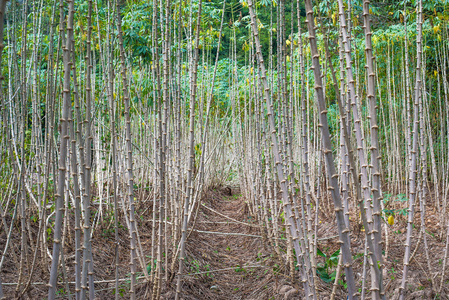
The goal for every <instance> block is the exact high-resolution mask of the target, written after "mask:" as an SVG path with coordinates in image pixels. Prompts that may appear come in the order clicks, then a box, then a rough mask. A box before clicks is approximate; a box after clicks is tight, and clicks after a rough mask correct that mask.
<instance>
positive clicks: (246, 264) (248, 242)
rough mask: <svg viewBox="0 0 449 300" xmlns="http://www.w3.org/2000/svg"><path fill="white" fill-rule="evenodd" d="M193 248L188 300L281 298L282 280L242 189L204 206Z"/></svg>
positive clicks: (210, 198) (211, 196)
mask: <svg viewBox="0 0 449 300" xmlns="http://www.w3.org/2000/svg"><path fill="white" fill-rule="evenodd" d="M231 219H232V220H231ZM187 249H188V251H187V257H186V265H187V269H188V271H187V272H189V274H190V275H188V276H185V281H184V287H183V290H184V295H183V296H184V299H249V300H252V299H254V300H255V299H277V297H275V296H274V295H276V294H277V293H276V292H275V291H276V290H278V288H279V286H280V285H281V281H280V280H279V279H281V278H276V277H278V276H273V266H270V265H269V264H271V262H272V259H270V255H269V254H268V253H269V252H268V251H266V250H264V247H263V243H262V238H261V237H260V230H259V228H258V227H257V226H256V224H255V220H254V218H253V217H252V216H251V215H250V213H249V211H248V209H247V206H246V203H245V199H244V197H242V195H241V194H240V192H239V191H238V190H237V189H233V190H232V191H230V193H228V194H227V195H226V193H224V192H220V191H215V192H212V193H211V194H209V195H208V197H207V198H206V199H205V200H204V201H203V202H202V204H201V207H200V210H199V212H198V219H197V222H196V225H195V231H194V232H193V233H192V235H191V236H190V238H189V240H188V246H187ZM273 297H274V298H273Z"/></svg>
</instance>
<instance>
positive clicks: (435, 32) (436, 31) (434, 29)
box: [433, 25, 440, 34]
mask: <svg viewBox="0 0 449 300" xmlns="http://www.w3.org/2000/svg"><path fill="white" fill-rule="evenodd" d="M438 31H440V25H438V26H433V33H434V34H437V33H438Z"/></svg>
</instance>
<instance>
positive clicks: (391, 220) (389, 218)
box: [388, 216, 394, 226]
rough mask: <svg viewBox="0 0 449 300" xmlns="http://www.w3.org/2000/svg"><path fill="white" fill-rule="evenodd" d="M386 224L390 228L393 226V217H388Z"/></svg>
mask: <svg viewBox="0 0 449 300" xmlns="http://www.w3.org/2000/svg"><path fill="white" fill-rule="evenodd" d="M388 224H390V226H393V225H394V217H393V216H389V217H388Z"/></svg>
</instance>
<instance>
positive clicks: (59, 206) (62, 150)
mask: <svg viewBox="0 0 449 300" xmlns="http://www.w3.org/2000/svg"><path fill="white" fill-rule="evenodd" d="M67 3H68V4H69V15H68V19H67V36H68V37H69V36H70V32H71V31H72V30H73V14H74V3H73V1H72V0H67ZM71 43H72V40H71V39H70V38H67V39H66V45H65V47H64V49H63V50H64V55H63V60H64V89H63V107H62V116H61V125H60V126H61V132H60V137H61V142H60V146H59V154H60V158H59V175H58V190H57V192H56V195H55V197H56V208H55V210H56V219H55V228H54V242H53V255H52V256H53V257H52V258H53V259H52V263H51V271H50V280H49V289H48V299H49V300H54V299H55V296H56V288H57V279H58V266H59V254H60V251H61V232H62V231H61V227H62V218H63V211H64V207H63V201H64V190H65V176H66V159H67V143H68V140H69V135H68V119H69V114H70V107H71V96H70V64H71V60H70V49H71Z"/></svg>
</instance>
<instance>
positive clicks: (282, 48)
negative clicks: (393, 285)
mask: <svg viewBox="0 0 449 300" xmlns="http://www.w3.org/2000/svg"><path fill="white" fill-rule="evenodd" d="M283 5H284V2H280V3H279V6H278V8H277V11H276V16H277V20H276V25H277V28H278V35H277V40H276V42H277V53H276V62H273V59H272V56H271V55H270V56H269V59H268V60H264V57H263V55H262V53H263V49H261V46H260V38H259V29H260V27H258V26H257V24H258V20H257V12H256V8H255V4H254V3H252V1H248V8H249V13H250V16H251V33H252V36H251V42H252V43H251V49H250V53H249V55H248V64H249V67H250V69H249V72H247V75H248V78H249V81H248V83H247V85H246V86H245V89H244V96H243V97H244V100H245V105H244V107H245V110H246V111H244V112H241V113H237V114H238V115H239V116H241V118H242V125H241V128H243V129H242V131H241V132H240V133H238V134H237V136H238V138H239V139H241V141H242V142H241V144H242V145H244V146H243V147H242V148H240V149H236V150H235V151H237V153H238V156H239V157H240V158H241V159H242V164H241V170H240V171H241V174H242V176H241V177H242V186H243V188H242V190H243V191H244V194H245V196H246V198H247V199H248V205H249V207H250V211H251V212H252V213H253V214H254V215H255V216H257V220H258V221H259V223H260V225H261V227H264V228H266V231H264V233H265V236H264V242H265V243H267V244H268V245H269V246H270V249H272V251H273V252H274V253H275V254H276V255H277V257H278V258H279V259H280V260H281V261H283V263H284V265H285V266H288V268H287V270H289V272H290V277H291V278H292V279H293V280H295V278H296V280H298V282H299V284H300V285H302V288H303V293H304V294H303V297H304V298H307V299H319V298H320V297H322V296H323V294H322V288H321V286H322V281H321V278H319V272H318V271H317V269H318V268H319V266H318V264H317V262H318V261H320V256H324V255H323V253H322V252H321V251H320V250H319V249H318V241H319V240H320V238H324V239H326V237H323V236H321V237H320V236H319V228H320V226H321V225H320V224H321V223H322V220H323V219H326V220H327V221H328V222H329V219H332V220H335V221H333V222H336V225H337V229H338V237H337V243H338V244H339V245H340V254H339V259H338V267H337V269H336V274H335V277H334V278H335V282H334V284H333V287H332V292H331V299H336V297H337V298H338V297H342V295H341V294H339V293H341V288H342V287H341V284H342V282H341V281H340V278H341V276H342V274H344V278H345V288H344V289H345V291H344V292H343V295H344V297H346V296H347V297H348V299H359V298H361V299H365V298H367V297H370V298H371V299H386V298H387V294H386V292H385V284H386V282H387V281H389V278H388V276H387V275H386V274H387V272H386V265H387V264H388V263H389V261H388V259H390V257H389V250H390V241H391V239H392V238H391V237H390V235H391V232H392V231H391V229H390V228H389V226H391V225H393V224H394V220H395V217H400V216H398V215H396V216H395V215H394V212H395V211H396V212H397V211H399V210H402V211H404V212H405V211H406V212H405V213H404V214H403V215H404V216H405V217H404V219H405V220H403V224H404V226H405V227H406V229H405V230H403V236H402V238H401V241H402V242H403V246H402V249H403V251H402V254H401V255H403V270H402V276H401V277H400V287H399V290H398V295H399V299H405V298H406V287H407V276H408V271H409V266H410V264H411V262H412V260H413V256H414V255H415V254H416V252H417V251H418V249H423V252H424V256H425V257H426V261H427V265H426V266H423V267H424V269H425V270H426V272H428V274H435V273H436V274H437V275H438V276H433V277H432V278H431V279H429V280H430V281H431V283H432V290H433V291H434V292H435V293H437V294H441V292H442V289H443V282H444V278H445V277H446V276H447V274H446V273H447V272H446V264H447V254H448V244H447V243H446V247H445V249H444V251H443V253H438V254H436V253H432V251H431V250H430V249H429V247H428V243H427V237H426V220H428V216H426V209H428V208H429V207H431V208H432V210H433V209H435V208H436V212H435V213H436V214H437V215H435V216H434V217H431V219H433V218H438V219H439V221H440V222H439V228H438V231H439V235H440V237H442V238H445V233H446V232H449V231H448V230H449V227H448V224H447V222H446V221H445V220H446V215H447V205H446V201H447V192H448V185H447V175H445V174H447V171H448V170H447V164H446V162H447V145H446V144H445V142H443V143H439V141H442V140H446V139H447V138H446V137H445V136H444V135H445V133H443V132H446V131H445V130H446V128H448V127H447V116H446V113H447V109H446V108H445V105H446V104H447V93H448V85H447V73H446V72H447V65H448V61H447V54H448V53H447V51H448V46H447V43H444V42H443V43H436V44H435V45H434V48H432V49H431V48H430V47H429V46H424V47H423V40H424V39H423V13H422V11H423V8H422V2H417V6H416V12H417V13H416V18H415V22H414V23H412V24H410V22H409V21H407V18H408V17H409V16H407V15H404V18H403V19H402V20H404V21H403V27H402V28H399V30H398V31H399V32H396V33H395V32H393V33H391V32H390V33H388V34H384V36H383V37H381V38H380V39H384V40H383V41H382V42H379V37H376V39H374V40H375V43H376V44H377V45H376V46H375V45H373V44H374V43H373V36H372V32H371V24H370V6H369V1H364V3H363V30H364V32H363V33H364V40H363V41H360V40H357V39H354V38H353V35H354V32H353V31H354V29H353V28H352V26H351V20H350V19H349V20H348V15H350V14H349V13H348V11H347V10H346V8H348V6H349V11H350V9H351V8H350V4H348V6H346V3H343V2H342V1H338V11H337V18H338V25H339V35H338V36H336V37H332V36H331V35H330V34H329V25H330V24H332V23H331V22H332V18H331V17H329V18H327V20H326V18H323V17H322V16H320V15H319V14H318V15H316V11H315V10H314V9H313V5H312V1H305V9H306V15H307V16H306V20H305V23H306V24H305V25H306V26H307V31H308V32H306V33H302V32H301V28H303V27H302V26H301V19H300V17H298V18H297V20H294V18H293V17H292V19H291V22H292V25H291V26H290V28H292V32H289V33H287V32H285V28H286V24H285V18H284V10H285V7H284V6H283ZM297 8H298V10H297V15H298V16H299V15H300V4H299V2H298V3H297ZM318 11H319V10H318ZM404 11H406V9H405V7H404ZM294 21H295V22H296V24H293V22H294ZM408 22H409V23H408ZM334 24H335V23H334ZM294 25H297V26H294ZM425 30H426V31H427V32H430V31H432V30H433V33H434V34H435V35H436V34H437V33H438V32H439V27H438V28H435V27H433V29H432V27H430V26H429V24H427V28H425ZM444 30H445V31H444ZM444 30H443V31H444V33H440V34H443V35H447V28H446V29H444ZM410 32H413V37H414V38H415V40H410ZM438 36H439V38H438V39H439V41H441V39H440V38H441V36H440V35H438ZM298 37H301V38H298ZM360 42H362V43H361V45H362V46H363V48H362V47H360V45H358V44H357V43H360ZM410 48H412V49H413V50H414V51H415V53H413V52H411V51H410ZM356 49H363V50H364V51H363V52H361V51H356ZM270 54H271V53H270ZM430 56H434V57H435V60H436V61H437V66H435V65H433V66H431V67H427V66H426V62H428V61H429V59H428V57H430ZM379 58H382V59H383V61H379ZM253 68H254V70H256V69H257V70H258V71H257V72H253ZM274 69H276V70H277V73H276V74H277V77H276V78H273V73H274V72H273V70H274ZM429 74H431V75H432V76H431V77H429ZM435 91H436V93H435ZM240 97H241V96H240ZM335 110H337V112H335ZM394 195H397V196H398V197H399V198H400V200H402V201H403V200H408V201H406V202H405V201H403V202H402V203H401V204H398V203H396V202H395V201H394V199H395V196H394ZM396 199H397V198H396ZM429 202H430V203H429ZM417 207H418V208H417ZM416 211H419V214H417V213H416ZM398 219H399V218H398ZM279 221H281V223H279ZM415 224H420V227H419V229H418V230H416V229H414V228H415ZM360 228H361V229H362V230H361V231H362V232H363V235H364V242H363V244H362V246H363V245H364V247H363V250H362V253H363V257H364V259H363V264H362V266H358V265H355V264H354V257H355V256H354V254H356V253H357V252H358V251H359V249H358V248H357V247H351V235H354V234H355V230H356V229H357V231H358V232H359V233H360ZM283 230H285V231H286V232H283ZM416 231H418V232H416ZM285 234H286V236H287V240H286V241H283V240H284V239H283V238H282V237H283V236H284V235H285ZM421 247H422V248H421ZM280 249H282V250H280ZM282 251H286V253H287V255H286V256H283V255H282ZM319 253H321V254H319ZM434 255H440V257H442V260H441V264H442V266H441V269H439V270H435V268H434V267H433V266H432V265H431V261H432V259H431V258H432V256H434ZM295 269H296V270H299V271H295ZM320 291H321V294H320Z"/></svg>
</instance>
